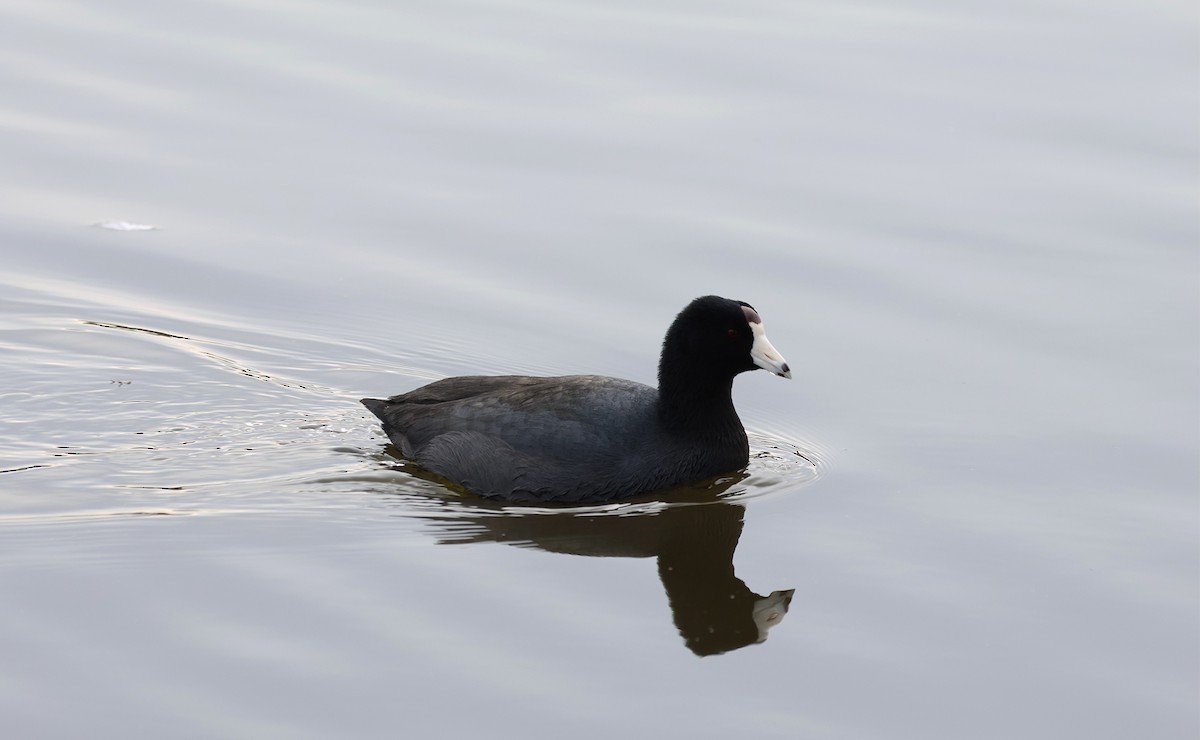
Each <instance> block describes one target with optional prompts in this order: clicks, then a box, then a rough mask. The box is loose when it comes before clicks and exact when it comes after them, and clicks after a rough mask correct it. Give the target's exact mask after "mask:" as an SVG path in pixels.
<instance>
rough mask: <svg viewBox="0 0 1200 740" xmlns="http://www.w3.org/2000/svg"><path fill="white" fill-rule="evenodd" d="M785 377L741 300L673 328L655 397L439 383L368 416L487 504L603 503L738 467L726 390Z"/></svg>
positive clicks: (582, 381) (542, 384)
mask: <svg viewBox="0 0 1200 740" xmlns="http://www.w3.org/2000/svg"><path fill="white" fill-rule="evenodd" d="M758 368H763V369H765V370H768V371H770V372H772V373H774V374H775V375H778V376H780V377H783V378H790V377H792V373H791V370H790V369H789V368H788V364H787V362H786V361H785V360H784V359H783V357H782V356H781V355H780V354H779V353H778V352H777V351H776V350H775V348H774V347H773V346H771V342H770V341H768V340H767V335H766V333H765V331H764V329H763V322H762V319H761V318H760V317H759V315H758V312H757V311H755V310H754V308H753V307H752V306H751V305H750V304H748V303H745V302H743V301H735V300H730V299H728V298H721V297H719V296H704V297H702V298H697V299H696V300H694V301H692V302H691V303H689V304H688V305H687V306H686V307H685V308H684V309H683V310H682V311H680V312H679V315H678V316H676V317H675V321H674V322H672V324H671V326H670V328H669V329H667V335H666V338H665V339H663V345H662V355H661V356H660V359H659V364H658V388H657V389H655V388H652V387H650V386H648V385H644V384H642V383H635V382H633V381H631V380H621V379H619V378H609V377H603V376H599V375H569V376H563V377H551V378H539V377H528V376H517V375H509V376H467V377H457V378H446V379H445V380H439V381H436V382H433V383H430V384H429V385H426V386H422V387H421V388H417V389H416V390H414V391H410V392H408V393H403V394H401V395H398V396H393V397H391V398H388V399H386V400H384V399H378V398H364V399H363V400H362V403H363V405H365V406H366V407H367V408H368V409H370V410H371V413H373V414H375V415H376V416H378V417H379V419H380V421H382V422H383V429H384V431H385V432H387V435H388V438H389V439H391V441H392V443H393V444H394V445H395V446H396V448H397V449H398V450H399V452H400V454H401V456H403V457H404V458H406V459H408V460H411V461H413V462H415V463H416V464H418V465H419V466H421V467H422V468H425V469H426V470H429V471H430V472H433V473H436V474H437V475H440V476H442V477H443V478H446V479H448V480H450V481H452V482H454V483H457V484H458V485H460V486H462V487H463V488H464V489H466V490H468V491H470V492H472V493H475V494H478V495H480V496H483V497H485V498H490V499H496V500H501V501H524V502H563V503H599V502H606V501H615V500H618V499H625V498H631V497H634V496H637V495H639V494H644V493H648V492H650V491H655V490H658V489H660V488H666V487H669V486H675V485H680V484H684V483H690V482H694V481H698V480H702V479H705V478H710V477H713V476H716V475H721V474H723V473H728V472H731V471H734V470H738V469H740V468H744V467H745V466H746V465H747V463H748V462H749V455H750V448H749V443H748V441H747V439H746V430H745V429H744V428H743V427H742V422H741V420H740V419H739V418H738V415H737V411H736V410H735V409H734V407H733V397H732V390H733V379H734V378H735V377H736V376H737V375H738V374H739V373H742V372H745V371H747V370H755V369H758Z"/></svg>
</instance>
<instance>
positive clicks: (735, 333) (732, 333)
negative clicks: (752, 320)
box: [725, 329, 738, 339]
mask: <svg viewBox="0 0 1200 740" xmlns="http://www.w3.org/2000/svg"><path fill="white" fill-rule="evenodd" d="M725 333H726V334H728V335H729V338H730V339H737V338H738V330H737V329H730V330H729V331H727V332H725Z"/></svg>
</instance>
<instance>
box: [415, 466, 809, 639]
mask: <svg viewBox="0 0 1200 740" xmlns="http://www.w3.org/2000/svg"><path fill="white" fill-rule="evenodd" d="M406 469H407V470H408V471H409V472H417V473H418V474H420V472H418V471H416V470H413V469H411V468H408V467H406ZM744 478H745V475H739V476H736V477H723V478H721V479H718V481H717V482H715V483H710V484H709V485H707V486H703V485H699V486H688V487H681V488H679V489H673V490H672V491H669V492H660V493H659V495H658V496H657V497H656V500H658V501H664V502H666V503H664V504H661V505H659V506H653V505H651V504H649V503H648V502H642V504H640V505H639V504H638V503H633V504H624V505H618V506H608V507H598V508H595V509H583V510H581V509H580V508H572V509H569V510H561V511H556V510H554V509H548V508H530V507H520V506H511V505H510V506H501V505H497V504H493V503H490V502H486V501H482V500H477V499H467V500H458V501H456V502H455V507H454V508H455V509H456V512H455V514H454V515H453V516H445V517H442V516H436V515H435V516H433V517H430V518H428V519H426V521H428V522H429V523H430V524H432V525H433V526H434V527H435V528H436V529H437V530H438V541H439V542H440V543H442V544H465V543H473V542H503V543H507V544H510V545H516V546H518V547H533V548H537V549H540V550H545V551H547V552H556V553H562V554H568V555H586V556H592V557H624V558H649V557H654V558H657V559H658V575H659V578H661V579H662V584H663V588H664V589H665V590H666V592H667V600H668V601H669V602H670V605H671V613H672V615H673V616H674V619H675V626H676V627H677V628H678V629H679V632H680V634H681V635H682V636H683V639H684V642H685V643H686V644H687V646H688V648H689V649H690V650H691V651H692V652H693V653H695V654H696V655H701V656H704V655H717V654H720V653H725V652H728V651H730V650H736V649H738V648H741V647H745V646H746V645H751V644H755V643H760V642H763V641H765V640H766V639H767V631H768V630H770V629H771V628H772V627H774V626H775V625H777V624H779V623H780V622H781V621H782V620H783V617H784V615H786V614H787V611H788V606H789V605H790V604H791V601H792V594H793V593H794V589H786V590H781V591H773V592H771V593H770V594H768V595H766V596H763V595H760V594H756V593H754V592H753V591H751V590H750V588H749V587H748V586H746V584H745V583H744V582H743V581H742V580H741V579H740V578H738V577H737V575H736V574H735V573H734V568H733V553H734V550H736V549H737V545H738V539H739V538H740V537H741V534H742V519H743V517H744V516H745V513H746V509H745V507H743V506H741V505H739V504H736V503H731V502H729V501H723V500H721V494H722V493H723V492H725V491H726V490H728V489H729V488H730V487H731V486H733V485H735V484H737V483H738V482H740V481H741V480H743V479H744ZM465 507H469V508H465Z"/></svg>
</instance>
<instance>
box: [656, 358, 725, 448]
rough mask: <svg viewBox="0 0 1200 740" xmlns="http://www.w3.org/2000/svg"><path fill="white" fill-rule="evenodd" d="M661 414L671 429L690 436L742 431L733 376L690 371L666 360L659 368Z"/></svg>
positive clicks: (665, 423)
mask: <svg viewBox="0 0 1200 740" xmlns="http://www.w3.org/2000/svg"><path fill="white" fill-rule="evenodd" d="M658 415H659V420H660V421H661V422H662V424H663V426H664V427H666V428H667V429H668V430H670V431H672V432H674V433H679V434H685V435H688V436H693V435H697V436H707V435H709V434H713V433H716V434H724V433H727V432H728V431H731V430H733V429H736V431H737V432H739V433H743V434H744V432H743V431H742V423H741V420H739V419H738V415H737V411H736V410H735V409H734V407H733V377H705V376H699V377H697V376H694V375H689V374H688V373H687V372H686V369H685V368H672V367H671V363H670V362H669V361H666V360H664V361H663V362H662V363H661V364H660V366H659V372H658Z"/></svg>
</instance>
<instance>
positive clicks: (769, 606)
mask: <svg viewBox="0 0 1200 740" xmlns="http://www.w3.org/2000/svg"><path fill="white" fill-rule="evenodd" d="M794 593H796V589H794V588H789V589H788V590H786V591H772V592H771V595H770V596H764V597H763V598H761V599H759V600H758V601H756V602H755V603H754V624H755V625H757V626H758V642H764V641H766V639H767V630H769V629H771V628H772V627H774V626H775V625H777V624H779V623H780V622H782V621H783V617H784V615H785V614H787V610H788V604H791V603H792V594H794Z"/></svg>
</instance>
